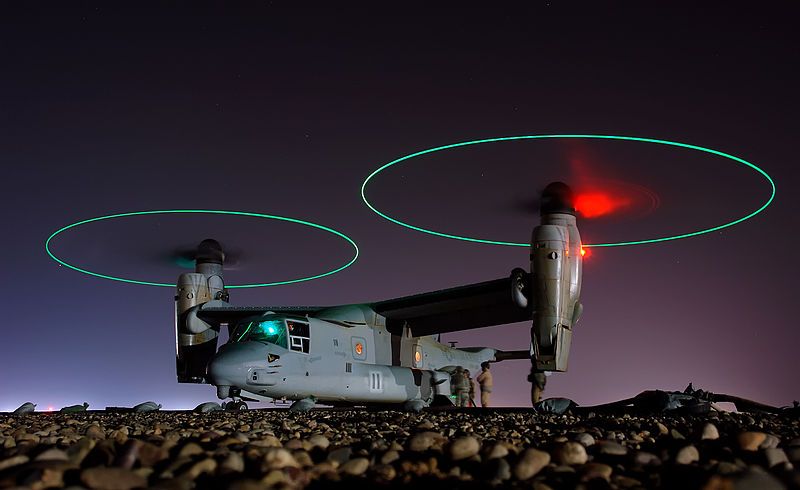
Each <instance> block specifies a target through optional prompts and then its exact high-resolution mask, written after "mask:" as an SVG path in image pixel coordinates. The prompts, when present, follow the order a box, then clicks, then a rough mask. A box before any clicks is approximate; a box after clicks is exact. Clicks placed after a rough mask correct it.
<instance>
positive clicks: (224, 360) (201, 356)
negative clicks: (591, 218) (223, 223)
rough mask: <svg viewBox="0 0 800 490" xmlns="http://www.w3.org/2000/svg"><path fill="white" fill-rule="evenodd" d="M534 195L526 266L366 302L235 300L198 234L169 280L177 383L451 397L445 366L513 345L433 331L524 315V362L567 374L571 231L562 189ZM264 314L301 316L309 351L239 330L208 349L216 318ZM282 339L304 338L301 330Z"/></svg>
mask: <svg viewBox="0 0 800 490" xmlns="http://www.w3.org/2000/svg"><path fill="white" fill-rule="evenodd" d="M541 202H542V205H541V224H540V226H537V227H536V228H534V230H533V232H532V234H531V249H530V252H531V253H530V256H531V261H530V273H526V272H525V271H524V270H521V269H515V270H514V271H512V273H511V277H510V278H506V279H497V280H493V281H487V282H483V283H476V284H472V285H467V286H461V287H457V288H452V289H449V290H443V291H436V292H431V293H422V294H419V295H413V296H409V297H404V298H396V299H393V300H388V301H384V302H378V303H371V304H356V305H342V306H334V307H328V308H321V307H302V306H297V307H284V306H274V307H267V308H261V307H234V306H232V305H230V304H229V303H228V292H227V290H226V289H225V285H224V282H223V275H222V273H223V264H224V261H225V254H224V253H223V251H222V248H221V246H220V245H219V243H217V242H216V241H214V240H204V241H203V242H202V243H201V244H200V246H199V247H198V251H197V257H196V260H195V262H196V268H195V272H194V273H186V274H182V275H181V276H180V277H179V278H178V284H177V294H176V296H175V306H176V309H175V313H176V315H175V334H176V360H177V374H178V381H179V382H183V383H185V382H192V383H204V382H210V383H211V384H213V385H215V386H217V395H218V396H219V397H220V398H222V399H224V398H228V397H231V396H233V397H234V398H235V397H237V396H239V395H240V394H242V393H249V394H251V395H252V397H253V398H254V399H262V398H263V397H267V398H272V399H282V398H285V399H288V400H299V399H303V398H308V397H312V396H313V397H315V398H316V399H317V400H319V401H320V402H323V403H324V402H329V403H353V404H364V403H403V404H404V405H405V404H406V402H409V401H414V402H420V403H423V404H425V405H428V404H430V403H432V402H433V401H434V398H435V397H436V395H441V397H440V398H441V399H447V400H449V399H450V373H451V372H452V371H453V370H454V369H455V368H456V367H457V366H460V367H463V368H466V369H469V370H470V372H473V373H478V372H479V371H480V364H481V363H482V362H484V361H497V360H502V359H514V358H520V357H514V355H516V354H517V352H511V353H502V354H503V355H502V356H500V358H498V356H499V354H501V353H500V351H497V350H496V349H493V348H489V347H482V348H475V349H456V348H453V347H448V346H445V345H443V344H441V343H439V342H437V341H436V338H435V337H434V336H432V335H431V334H433V333H437V332H449V331H457V330H464V329H469V328H481V327H485V326H491V325H500V324H504V323H513V322H516V321H523V320H529V321H531V323H532V326H531V344H530V352H529V354H523V355H524V356H525V357H526V358H530V359H531V361H532V369H533V370H534V371H537V370H538V371H541V370H546V371H565V370H566V369H567V362H568V358H569V350H570V346H571V340H572V332H573V327H574V326H575V323H577V321H578V320H579V318H580V316H581V311H582V306H581V304H580V301H579V298H580V290H581V280H582V256H581V252H582V249H581V239H580V234H579V232H578V228H577V225H576V219H575V210H574V204H573V201H572V193H571V191H570V190H569V187H568V186H566V185H565V184H562V183H553V184H550V185H548V186H547V187H546V188H545V190H544V192H543V193H542V199H541ZM505 288H508V290H507V291H506V290H505ZM379 312H380V313H379ZM215 315H216V316H215ZM269 315H277V316H275V317H273V318H278V317H280V318H288V319H290V320H292V321H303V322H307V324H308V332H309V337H308V338H307V341H308V352H301V351H298V350H292V348H291V347H292V345H295V344H287V347H282V346H279V345H275V344H270V343H264V342H262V341H249V340H247V339H244V336H242V337H241V338H240V339H232V340H231V341H229V342H228V343H227V344H225V345H224V346H222V347H221V348H220V349H219V350H217V341H218V335H219V329H220V328H221V327H222V325H224V324H228V326H229V333H233V330H234V328H235V327H236V325H238V324H239V323H240V322H241V321H242V320H244V319H248V318H249V320H253V319H256V318H261V319H263V318H268V317H269ZM201 317H202V318H201ZM415 334H416V335H415ZM242 339H244V341H241V342H240V341H238V340H242ZM262 340H263V339H262ZM290 342H292V343H294V342H296V343H297V344H296V345H299V346H303V345H304V340H303V339H299V340H298V339H290ZM357 345H360V351H359V349H357V348H356V346H357ZM275 356H277V357H275ZM248 398H250V397H249V396H248ZM413 405H414V406H416V407H418V406H419V403H414V404H413Z"/></svg>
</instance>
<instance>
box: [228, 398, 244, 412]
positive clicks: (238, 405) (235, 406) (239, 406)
mask: <svg viewBox="0 0 800 490" xmlns="http://www.w3.org/2000/svg"><path fill="white" fill-rule="evenodd" d="M222 408H224V409H225V410H227V411H229V412H238V411H240V410H247V408H248V407H247V403H245V402H244V400H237V399H236V398H234V399H233V400H231V401H229V402H227V403H223V404H222Z"/></svg>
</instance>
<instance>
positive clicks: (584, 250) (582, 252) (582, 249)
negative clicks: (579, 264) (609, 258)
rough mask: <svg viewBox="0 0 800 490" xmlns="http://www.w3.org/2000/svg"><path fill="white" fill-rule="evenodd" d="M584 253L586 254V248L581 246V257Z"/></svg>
mask: <svg viewBox="0 0 800 490" xmlns="http://www.w3.org/2000/svg"><path fill="white" fill-rule="evenodd" d="M584 255H586V249H585V248H581V257H583V256H584Z"/></svg>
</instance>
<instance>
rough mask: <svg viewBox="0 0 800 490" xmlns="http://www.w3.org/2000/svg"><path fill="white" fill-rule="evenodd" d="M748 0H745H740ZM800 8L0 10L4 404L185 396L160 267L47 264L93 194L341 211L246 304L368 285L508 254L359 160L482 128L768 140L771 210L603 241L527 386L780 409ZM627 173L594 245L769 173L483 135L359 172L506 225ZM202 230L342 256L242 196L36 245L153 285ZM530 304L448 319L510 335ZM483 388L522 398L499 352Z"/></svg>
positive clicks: (170, 203) (474, 277)
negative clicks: (564, 354)
mask: <svg viewBox="0 0 800 490" xmlns="http://www.w3.org/2000/svg"><path fill="white" fill-rule="evenodd" d="M750 8H755V7H754V6H753V5H751V6H750ZM798 13H800V12H798V11H797V9H796V8H795V10H793V11H791V12H790V11H767V10H764V11H753V10H749V9H748V10H744V9H742V10H737V9H736V8H735V7H732V6H730V5H728V6H726V7H725V10H718V9H712V8H709V9H699V8H697V7H695V6H691V7H679V8H677V9H675V10H673V11H665V10H662V9H644V8H631V6H626V8H624V9H623V8H608V9H596V10H592V11H590V10H585V9H574V10H571V9H559V8H553V7H548V6H546V4H544V3H542V4H540V5H538V6H536V7H530V8H526V9H516V8H507V9H505V10H497V9H487V10H470V9H461V10H453V9H447V10H435V9H420V10H402V9H398V10H396V11H393V12H386V11H383V10H381V11H378V10H374V11H369V10H352V11H347V10H346V9H342V8H336V9H330V10H312V9H309V10H306V11H299V10H296V11H286V10H280V9H274V8H272V7H258V8H253V9H252V10H233V9H212V10H203V9H174V10H160V9H141V10H124V11H123V10H110V9H109V8H107V7H106V6H104V5H101V4H97V6H94V5H91V4H89V3H85V4H84V6H83V7H80V8H74V9H64V10H41V11H33V10H26V11H7V12H5V13H4V15H3V16H2V19H1V20H0V23H2V28H0V44H1V45H2V46H3V48H2V50H0V63H2V65H0V66H2V71H3V76H2V77H0V107H1V110H0V168H2V169H3V184H4V185H3V193H2V200H3V206H2V207H0V213H2V217H3V223H4V224H5V227H6V232H5V233H4V238H3V242H2V243H3V244H2V251H3V256H4V257H5V261H6V263H5V264H4V266H3V274H2V279H3V280H2V297H3V298H4V308H3V311H4V315H3V317H4V321H3V325H4V328H3V337H2V342H0V411H2V410H8V409H13V408H15V407H16V406H18V405H19V404H21V403H22V402H24V401H33V402H35V403H38V404H39V407H40V408H45V407H47V406H49V405H52V406H54V407H59V406H62V405H66V404H73V403H80V402H83V401H88V402H89V403H90V404H91V406H92V407H94V408H102V407H104V406H122V405H133V404H135V403H138V402H141V401H145V400H150V399H152V400H155V401H158V402H160V403H162V404H164V405H165V406H166V407H170V408H180V407H193V406H194V405H196V404H197V403H199V402H201V401H207V400H213V399H215V395H214V390H213V388H211V387H209V386H192V385H179V384H177V382H176V381H175V367H174V335H173V311H172V310H173V302H172V296H173V292H172V290H170V289H168V288H152V287H145V286H137V285H130V284H121V283H114V282H109V281H105V280H101V279H97V278H93V277H89V276H85V275H81V274H78V273H77V272H74V271H71V270H67V269H65V268H63V267H59V266H58V265H57V264H55V263H54V262H53V261H52V260H50V259H49V258H48V257H47V255H46V254H45V252H44V241H45V239H46V238H47V237H48V235H50V233H52V232H53V231H54V230H56V229H58V228H60V227H62V226H64V225H66V224H68V223H71V222H74V221H78V220H81V219H85V218H90V217H94V216H100V215H106V214H112V213H119V212H126V211H137V210H152V209H171V208H215V209H229V210H242V211H252V212H260V213H268V214H276V215H284V216H290V217H295V218H299V219H304V220H309V221H313V222H317V223H321V224H324V225H327V226H331V227H333V228H336V229H338V230H340V231H342V232H344V233H346V234H348V235H349V236H351V237H352V238H353V239H354V240H355V241H356V242H357V243H358V244H359V246H360V247H361V252H362V254H361V256H360V258H359V261H358V262H357V263H356V264H355V265H354V266H353V267H351V268H349V269H347V270H346V271H344V272H342V273H340V274H337V275H335V276H332V277H328V278H325V279H322V280H319V281H316V282H311V283H303V284H296V285H290V286H282V287H275V288H265V289H257V290H234V291H232V295H231V296H232V301H233V302H234V303H236V304H259V305H262V304H263V305H267V304H272V305H284V304H320V305H325V304H340V303H356V302H362V301H374V300H379V299H387V298H392V297H397V296H403V295H408V294H413V293H417V292H422V291H429V290H435V289H440V288H446V287H452V286H457V285H461V284H467V283H470V282H478V281H484V280H490V279H495V278H499V277H504V276H506V275H507V274H508V273H509V271H510V270H511V269H512V268H513V267H518V266H522V267H527V250H525V249H523V248H509V247H497V246H489V245H479V244H473V243H464V242H457V241H452V240H446V239H442V238H437V237H433V236H430V235H425V234H419V233H415V232H412V231H410V230H406V229H404V228H401V227H399V226H397V225H394V224H392V223H389V222H387V221H384V220H382V219H380V218H379V217H377V216H376V215H374V214H373V213H372V212H370V211H369V210H368V209H367V208H366V206H365V205H364V204H363V203H362V201H361V198H360V195H359V189H360V185H361V182H362V181H363V179H364V178H365V177H366V176H367V175H369V173H370V172H371V171H372V170H374V169H375V168H377V167H378V166H380V165H382V164H384V163H386V162H388V161H391V160H393V159H395V158H397V157H399V156H402V155H405V154H408V153H411V152H414V151H417V150H421V149H425V148H430V147H434V146H440V145H444V144H449V143H454V142H458V141H465V140H471V139H480V138H490V137H497V136H510V135H524V134H547V133H551V134H552V133H600V134H619V135H630V136H641V137H651V138H661V139H668V140H675V141H681V142H686V143H691V144H697V145H701V146H707V147H711V148H715V149H718V150H721V151H725V152H728V153H731V154H734V155H737V156H740V157H742V158H744V159H746V160H748V161H751V162H753V163H755V164H757V165H760V166H761V167H762V168H764V170H765V171H767V172H768V173H769V174H770V175H772V177H773V178H774V179H775V182H776V184H777V187H778V191H777V196H776V199H775V202H774V204H773V205H772V206H771V207H770V208H769V209H767V211H766V212H765V213H763V214H762V215H759V216H757V217H756V218H755V219H753V220H750V221H747V222H745V223H743V224H741V225H739V226H737V227H734V228H730V229H726V230H724V231H721V232H719V233H714V234H711V235H707V236H703V237H699V238H694V239H690V240H683V241H678V242H671V243H666V244H656V245H644V246H638V247H626V248H619V249H606V250H595V251H594V252H593V253H592V254H591V256H590V257H589V258H588V259H587V261H586V265H585V272H584V290H583V296H582V301H583V303H584V305H585V313H584V317H583V319H582V321H581V322H580V324H579V325H578V326H577V327H576V331H575V337H574V341H573V348H572V353H571V361H570V370H569V372H568V373H565V374H554V375H553V376H551V377H550V378H549V384H548V390H547V392H546V395H547V396H566V397H569V398H572V399H574V400H576V401H577V402H579V403H581V404H594V403H601V402H605V401H611V400H615V399H619V398H624V397H628V396H632V395H635V394H636V393H638V392H640V391H642V390H645V389H654V388H660V389H670V390H671V389H683V388H684V387H685V386H686V384H687V383H688V382H690V381H692V382H693V383H694V385H695V386H696V387H701V388H703V389H706V390H710V391H714V392H723V393H730V394H736V395H739V396H744V397H749V398H753V399H756V400H759V401H762V402H766V403H772V404H778V405H786V404H790V403H791V401H792V400H793V399H797V398H798V397H800V381H798V378H797V376H796V373H797V372H800V360H798V359H800V357H798V355H797V348H798V346H800V330H799V329H798V328H797V321H796V313H795V311H794V310H795V309H796V306H795V301H794V290H795V275H796V274H797V273H798V267H797V266H796V263H795V255H796V254H795V248H796V243H797V238H798V231H797V227H796V224H797V219H796V217H795V213H796V210H797V209H798V205H800V202H798V197H797V192H795V189H796V187H797V186H798V185H800V172H799V171H798V167H797V163H796V146H797V136H796V135H797V132H798V123H797V114H798V110H799V109H800V104H798V102H800V97H798V92H797V87H798V86H800V77H798V73H797V63H796V57H797V52H798V48H800V42H798V41H799V40H798V32H797V29H796V28H795V26H794V22H793V19H796V18H797V14H798ZM576 162H577V165H578V166H579V167H580V168H582V169H583V172H591V173H592V176H593V177H594V178H599V179H613V180H619V181H623V182H627V183H631V184H636V185H641V186H644V187H645V188H647V189H649V190H650V191H651V192H652V193H654V195H656V196H657V197H658V199H659V206H658V208H657V209H655V210H653V211H652V212H650V213H649V214H647V215H646V216H644V217H642V216H639V217H631V216H628V217H625V216H623V217H619V218H608V219H598V220H593V221H587V220H582V221H581V222H580V227H581V230H582V232H583V234H584V238H585V240H586V241H587V242H603V241H616V240H629V239H638V238H649V237H653V236H658V235H663V234H668V233H669V234H671V233H682V232H688V231H694V230H696V229H699V228H704V227H708V226H713V225H716V224H719V223H721V222H724V221H729V220H731V219H733V218H735V217H738V216H741V215H744V214H747V213H749V212H751V211H752V210H753V209H755V208H757V207H758V206H759V203H760V202H763V201H764V200H765V199H766V198H767V197H768V195H769V193H768V186H767V184H766V183H765V181H764V179H763V178H762V177H760V176H758V175H757V174H755V173H754V172H752V171H749V170H747V169H744V168H742V167H738V166H736V165H735V164H733V163H732V162H730V161H727V160H724V159H720V158H716V157H712V156H708V155H702V154H697V153H693V152H690V151H687V150H681V149H672V148H666V147H659V146H654V145H645V144H640V143H620V142H596V141H595V142H593V141H552V142H531V141H528V142H518V143H502V144H492V145H484V146H481V147H475V148H470V149H460V150H454V151H452V152H447V153H446V154H445V153H441V154H436V155H430V156H427V157H424V158H420V159H418V160H413V161H409V162H406V163H404V164H402V165H401V166H398V167H396V168H392V169H391V170H389V171H387V172H386V173H385V174H382V175H381V176H379V177H378V178H377V179H376V180H375V181H374V182H373V183H372V184H371V186H370V197H371V198H372V199H373V201H374V203H375V204H376V205H378V206H379V207H380V209H382V210H385V211H386V212H389V213H390V214H393V215H395V216H398V217H401V218H403V219H406V220H408V221H410V222H412V223H414V224H417V225H420V226H425V227H431V228H435V229H437V230H441V231H445V232H450V233H459V234H465V235H471V236H478V237H481V238H489V239H497V240H510V241H525V240H527V239H528V237H529V234H530V231H531V228H532V226H533V225H535V223H536V217H535V216H526V215H523V214H520V213H518V212H515V211H514V209H513V204H514V202H515V200H519V199H524V198H526V197H527V196H535V195H536V194H537V193H538V192H539V190H540V189H541V188H542V187H543V186H544V185H545V184H546V183H547V182H549V181H550V180H552V179H553V178H563V179H567V180H569V179H571V178H574V169H575V168H576ZM208 236H213V237H215V238H217V239H219V240H220V241H222V242H223V243H225V244H227V245H229V246H231V247H233V248H239V249H241V250H242V251H243V252H244V253H245V254H246V258H245V259H243V266H244V268H243V269H241V270H236V271H231V272H230V274H229V275H228V278H229V281H230V282H251V281H252V282H256V281H273V280H282V279H289V278H293V277H297V276H298V275H305V274H314V273H318V272H320V271H322V270H326V269H330V268H332V267H335V266H337V265H338V264H341V263H343V262H345V261H346V260H347V259H348V258H349V253H350V252H349V248H348V246H347V245H346V244H344V243H343V242H341V241H338V240H336V239H334V238H331V237H329V236H326V235H324V234H322V233H319V232H315V231H313V230H308V229H303V228H299V227H295V226H290V225H286V224H281V223H276V222H267V221H263V222H261V221H257V220H253V219H247V218H229V219H224V218H208V219H202V218H198V217H191V218H189V217H176V216H172V217H160V218H131V219H129V220H125V221H122V220H120V221H114V222H111V221H109V222H104V223H98V224H92V225H87V226H85V227H83V228H80V229H78V230H74V231H71V232H69V233H65V234H64V235H63V236H62V237H60V238H59V240H58V241H57V242H56V243H54V249H55V250H56V251H57V252H58V253H59V254H60V255H62V256H63V257H64V258H69V259H71V260H73V261H74V262H75V263H76V264H77V265H79V266H84V267H87V268H90V269H93V270H97V271H99V272H104V273H109V274H119V275H127V276H131V277H137V278H143V279H145V280H154V281H162V282H171V281H174V280H175V279H176V277H177V275H178V274H179V273H180V272H181V270H180V269H177V268H174V267H172V266H170V265H169V264H168V263H166V262H165V261H163V260H161V261H159V260H160V257H162V255H163V254H167V253H168V252H169V250H170V249H172V248H176V247H181V246H187V245H192V244H193V243H196V242H198V241H199V240H201V239H203V238H206V237H208ZM528 328H529V327H528V325H525V324H518V325H511V326H502V327H494V328H491V329H483V330H476V331H472V332H463V333H451V334H447V335H445V336H444V340H453V341H458V342H459V344H458V345H459V346H468V345H488V346H492V347H499V348H504V349H525V348H527V345H528V342H529V337H528ZM493 370H494V372H495V379H496V389H495V400H496V402H497V404H499V405H524V404H526V403H527V402H528V385H527V383H526V382H525V376H526V374H527V370H528V364H527V362H526V361H509V362H506V363H501V364H497V365H495V366H494V367H493Z"/></svg>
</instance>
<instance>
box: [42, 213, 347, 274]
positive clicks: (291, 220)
mask: <svg viewBox="0 0 800 490" xmlns="http://www.w3.org/2000/svg"><path fill="white" fill-rule="evenodd" d="M153 214H217V215H219V214H224V215H232V216H247V217H252V218H260V219H272V220H278V221H287V222H289V223H296V224H299V225H303V226H309V227H311V228H317V229H319V230H323V231H326V232H328V233H331V234H333V235H336V236H338V237H340V238H343V239H344V240H345V241H347V243H349V244H350V245H352V246H353V252H354V253H353V257H352V258H351V259H350V261H349V262H347V263H346V264H344V265H343V266H341V267H337V268H336V269H332V270H329V271H327V272H324V273H322V274H317V275H313V276H307V277H300V278H297V279H290V280H286V281H275V282H264V283H256V284H239V285H232V286H228V285H226V286H225V287H226V288H228V289H237V288H260V287H267V286H280V285H283V284H293V283H296V282H304V281H311V280H314V279H319V278H321V277H325V276H330V275H331V274H336V273H337V272H340V271H342V270H344V269H346V268H348V267H350V266H351V265H353V263H355V261H356V259H358V254H359V250H358V245H356V242H354V241H353V240H352V239H351V238H350V237H348V236H347V235H345V234H344V233H341V232H339V231H336V230H334V229H332V228H328V227H327V226H323V225H319V224H316V223H312V222H310V221H303V220H300V219H295V218H287V217H285V216H275V215H271V214H261V213H248V212H244V211H220V210H214V209H165V210H156V211H136V212H131V213H120V214H111V215H108V216H99V217H97V218H90V219H85V220H83V221H78V222H76V223H72V224H71V225H67V226H65V227H63V228H61V229H59V230H57V231H56V232H54V233H53V234H52V235H50V236H49V237H48V238H47V241H46V242H45V244H44V248H45V250H46V251H47V254H48V255H49V256H50V257H51V258H52V259H53V260H55V261H56V262H58V263H59V264H61V265H63V266H65V267H69V268H70V269H72V270H75V271H78V272H82V273H84V274H88V275H90V276H95V277H100V278H103V279H110V280H112V281H120V282H128V283H131V284H142V285H144V286H160V287H175V284H174V283H161V282H151V281H139V280H134V279H126V278H123V277H115V276H110V275H107V274H99V273H97V272H92V271H89V270H86V269H82V268H80V267H76V266H74V265H72V264H69V263H67V262H66V261H64V260H62V259H60V258H58V257H56V255H55V254H54V253H53V251H52V250H51V249H50V242H51V241H52V240H53V238H55V237H56V236H57V235H58V234H60V233H62V232H64V231H67V230H69V229H71V228H75V227H78V226H81V225H85V224H87V223H93V222H96V221H102V220H107V219H115V218H125V217H129V216H144V215H153Z"/></svg>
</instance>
